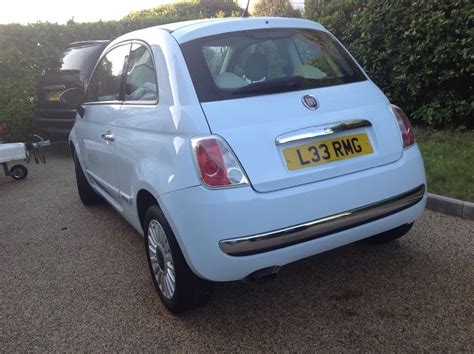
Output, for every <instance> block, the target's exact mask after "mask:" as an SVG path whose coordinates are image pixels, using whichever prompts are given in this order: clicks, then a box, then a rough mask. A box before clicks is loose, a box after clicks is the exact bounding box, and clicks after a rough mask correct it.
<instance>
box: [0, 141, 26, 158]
mask: <svg viewBox="0 0 474 354" xmlns="http://www.w3.org/2000/svg"><path fill="white" fill-rule="evenodd" d="M24 159H26V147H25V144H24V143H13V144H0V163H3V162H9V161H15V160H24Z"/></svg>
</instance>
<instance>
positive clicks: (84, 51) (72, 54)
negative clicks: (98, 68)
mask: <svg viewBox="0 0 474 354" xmlns="http://www.w3.org/2000/svg"><path fill="white" fill-rule="evenodd" d="M103 47H104V46H103V45H102V44H85V45H79V46H74V47H69V48H66V50H64V52H63V53H62V55H61V57H60V58H59V61H58V62H57V63H55V64H54V65H53V66H52V67H51V69H52V70H54V71H66V70H68V71H69V70H74V71H75V70H78V71H80V72H81V73H83V74H90V73H91V72H92V70H93V69H94V65H95V63H96V62H97V59H98V58H99V56H100V54H101V53H102V50H103Z"/></svg>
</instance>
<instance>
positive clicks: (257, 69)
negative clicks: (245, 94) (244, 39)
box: [244, 53, 268, 81]
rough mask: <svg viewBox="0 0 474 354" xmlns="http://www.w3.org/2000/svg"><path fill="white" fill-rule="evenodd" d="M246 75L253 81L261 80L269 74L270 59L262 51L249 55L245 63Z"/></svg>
mask: <svg viewBox="0 0 474 354" xmlns="http://www.w3.org/2000/svg"><path fill="white" fill-rule="evenodd" d="M244 74H245V77H246V78H247V79H249V80H251V81H260V80H262V79H264V78H265V77H266V76H267V74H268V60H267V57H266V56H265V55H263V54H262V53H253V54H250V55H249V56H248V57H247V60H246V61H245V65H244Z"/></svg>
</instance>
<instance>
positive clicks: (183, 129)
mask: <svg viewBox="0 0 474 354" xmlns="http://www.w3.org/2000/svg"><path fill="white" fill-rule="evenodd" d="M142 39H144V40H145V41H146V42H148V43H149V44H150V46H151V48H152V50H153V54H154V59H155V66H156V71H157V82H158V86H159V102H158V104H156V105H137V104H126V103H124V104H123V105H122V107H121V111H120V115H119V118H118V119H117V121H116V124H117V140H116V156H117V170H118V173H119V185H120V192H121V194H123V196H125V199H127V197H128V198H130V199H129V202H128V203H124V216H125V217H126V218H127V219H128V220H129V221H131V222H132V224H134V226H136V228H137V225H136V224H137V222H138V220H137V205H136V197H137V194H138V192H139V191H140V190H142V189H145V190H147V191H148V192H150V193H151V194H153V195H154V196H155V198H156V199H158V197H159V196H160V195H162V194H166V193H169V192H171V191H175V190H179V189H183V188H188V187H191V186H195V185H198V184H199V180H198V177H197V174H196V172H195V169H194V163H193V157H192V151H191V145H190V138H191V137H193V136H196V135H202V134H209V128H208V125H207V123H206V119H205V117H204V114H203V112H202V109H201V106H200V104H199V101H198V99H197V96H196V93H195V91H194V87H193V85H192V83H191V78H190V77H189V73H188V71H187V67H186V64H185V62H184V59H183V57H182V54H181V50H180V48H179V46H178V44H177V42H176V41H175V40H174V39H173V37H172V36H171V35H170V34H169V33H167V32H165V31H163V30H157V31H156V33H154V35H153V36H150V38H142ZM138 228H139V226H138Z"/></svg>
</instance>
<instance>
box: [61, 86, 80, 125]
mask: <svg viewBox="0 0 474 354" xmlns="http://www.w3.org/2000/svg"><path fill="white" fill-rule="evenodd" d="M59 101H60V102H61V103H62V104H64V105H68V106H74V108H75V109H76V110H77V112H78V113H79V115H80V116H81V118H82V117H83V116H84V107H82V104H83V103H84V102H85V92H84V90H83V89H82V88H78V87H73V88H70V89H67V90H65V91H63V92H62V93H61V94H60V95H59Z"/></svg>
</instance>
